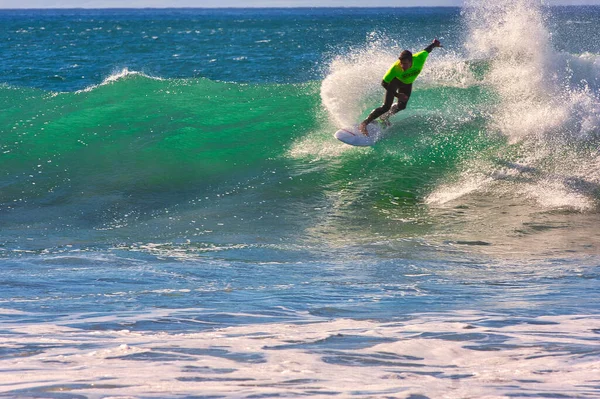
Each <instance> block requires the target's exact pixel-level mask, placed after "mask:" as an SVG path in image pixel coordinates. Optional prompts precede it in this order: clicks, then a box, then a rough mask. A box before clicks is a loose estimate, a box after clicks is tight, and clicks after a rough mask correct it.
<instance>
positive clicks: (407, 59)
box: [400, 50, 413, 71]
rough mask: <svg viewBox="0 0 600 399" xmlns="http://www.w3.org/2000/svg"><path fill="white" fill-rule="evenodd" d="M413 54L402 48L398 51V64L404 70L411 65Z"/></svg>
mask: <svg viewBox="0 0 600 399" xmlns="http://www.w3.org/2000/svg"><path fill="white" fill-rule="evenodd" d="M412 59H413V55H412V53H411V52H410V51H408V50H404V51H403V52H401V53H400V66H402V69H404V70H405V71H406V70H407V69H408V68H410V67H411V66H412Z"/></svg>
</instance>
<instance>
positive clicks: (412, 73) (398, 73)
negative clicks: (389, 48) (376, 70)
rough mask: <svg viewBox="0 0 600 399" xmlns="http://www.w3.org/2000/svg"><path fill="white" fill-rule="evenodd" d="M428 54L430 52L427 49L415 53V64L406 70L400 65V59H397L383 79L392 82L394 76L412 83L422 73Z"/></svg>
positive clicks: (403, 81) (401, 80) (404, 81)
mask: <svg viewBox="0 0 600 399" xmlns="http://www.w3.org/2000/svg"><path fill="white" fill-rule="evenodd" d="M428 55H429V52H427V51H420V52H418V53H417V54H414V55H413V64H412V66H411V67H410V68H408V69H407V70H406V71H404V70H402V66H400V60H398V61H396V62H395V63H394V65H392V66H391V67H390V69H388V71H387V72H386V73H385V75H384V76H383V81H384V82H386V83H390V82H391V81H392V80H393V79H394V78H397V79H398V80H399V81H400V82H402V83H405V84H411V83H412V82H414V81H415V79H417V76H419V74H420V73H421V70H422V69H423V65H425V61H426V60H427V56H428Z"/></svg>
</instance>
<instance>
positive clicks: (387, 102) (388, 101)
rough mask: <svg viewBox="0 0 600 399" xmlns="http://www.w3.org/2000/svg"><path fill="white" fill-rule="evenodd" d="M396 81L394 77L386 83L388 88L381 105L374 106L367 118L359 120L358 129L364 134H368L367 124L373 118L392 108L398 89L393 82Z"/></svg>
mask: <svg viewBox="0 0 600 399" xmlns="http://www.w3.org/2000/svg"><path fill="white" fill-rule="evenodd" d="M396 81H397V79H394V80H392V82H391V83H390V84H389V85H388V88H387V90H386V91H385V97H384V102H383V105H382V106H381V107H379V108H375V109H374V110H373V111H372V112H371V113H370V114H369V116H367V119H365V120H364V121H362V122H361V124H360V125H358V128H359V130H360V131H361V132H362V134H364V135H365V136H368V135H369V132H368V131H367V125H368V124H369V123H371V122H373V121H374V120H375V119H377V118H379V117H380V116H381V115H383V114H385V113H386V112H388V111H389V110H390V108H392V105H393V104H394V98H395V97H396V91H397V90H398V86H397V84H396V83H395V82H396Z"/></svg>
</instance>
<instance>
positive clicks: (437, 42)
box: [425, 39, 443, 53]
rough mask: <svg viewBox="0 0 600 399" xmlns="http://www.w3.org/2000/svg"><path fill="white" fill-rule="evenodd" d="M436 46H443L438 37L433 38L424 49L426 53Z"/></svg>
mask: <svg viewBox="0 0 600 399" xmlns="http://www.w3.org/2000/svg"><path fill="white" fill-rule="evenodd" d="M436 47H443V46H442V43H440V41H439V40H438V39H433V42H431V44H430V45H429V46H427V47H425V51H427V52H428V53H431V52H432V51H433V49H434V48H436Z"/></svg>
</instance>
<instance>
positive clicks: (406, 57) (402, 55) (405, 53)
mask: <svg viewBox="0 0 600 399" xmlns="http://www.w3.org/2000/svg"><path fill="white" fill-rule="evenodd" d="M402 60H412V53H411V52H410V51H408V50H404V51H403V52H401V53H400V61H402Z"/></svg>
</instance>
